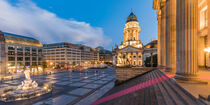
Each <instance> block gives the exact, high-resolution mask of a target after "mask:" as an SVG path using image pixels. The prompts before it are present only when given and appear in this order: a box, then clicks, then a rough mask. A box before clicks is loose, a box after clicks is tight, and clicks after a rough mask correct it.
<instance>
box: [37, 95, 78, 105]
mask: <svg viewBox="0 0 210 105" xmlns="http://www.w3.org/2000/svg"><path fill="white" fill-rule="evenodd" d="M75 99H77V97H75V96H67V95H61V96H58V97H55V98H49V99H47V100H44V101H42V102H38V103H36V104H34V105H46V104H47V105H67V104H69V103H70V102H72V101H74V100H75Z"/></svg>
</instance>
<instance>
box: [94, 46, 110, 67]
mask: <svg viewBox="0 0 210 105" xmlns="http://www.w3.org/2000/svg"><path fill="white" fill-rule="evenodd" d="M97 48H98V49H99V61H100V62H101V63H112V52H111V51H109V50H106V49H104V48H103V47H97Z"/></svg>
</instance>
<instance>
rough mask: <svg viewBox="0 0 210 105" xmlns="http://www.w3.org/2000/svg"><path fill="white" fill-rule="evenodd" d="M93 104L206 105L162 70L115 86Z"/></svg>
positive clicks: (153, 71)
mask: <svg viewBox="0 0 210 105" xmlns="http://www.w3.org/2000/svg"><path fill="white" fill-rule="evenodd" d="M93 105H206V104H205V103H203V102H202V101H200V100H198V99H196V98H195V97H194V96H192V95H191V94H190V93H188V92H187V91H186V90H185V89H183V88H182V87H181V86H179V85H178V84H177V83H176V81H175V80H174V79H172V78H169V77H168V76H166V75H165V74H164V73H163V72H161V71H160V70H158V69H156V70H152V71H150V72H147V73H145V74H142V75H140V76H138V77H136V78H134V79H131V80H129V81H127V82H124V83H123V84H120V85H118V86H115V87H114V88H112V89H111V90H110V91H109V92H107V93H106V94H105V95H104V96H103V97H102V98H100V99H99V100H97V101H96V102H95V103H94V104H93Z"/></svg>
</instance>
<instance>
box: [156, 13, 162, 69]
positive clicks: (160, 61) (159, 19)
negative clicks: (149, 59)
mask: <svg viewBox="0 0 210 105" xmlns="http://www.w3.org/2000/svg"><path fill="white" fill-rule="evenodd" d="M157 20H158V67H161V65H162V58H161V57H162V56H161V54H162V48H161V43H162V42H161V10H160V9H159V10H157Z"/></svg>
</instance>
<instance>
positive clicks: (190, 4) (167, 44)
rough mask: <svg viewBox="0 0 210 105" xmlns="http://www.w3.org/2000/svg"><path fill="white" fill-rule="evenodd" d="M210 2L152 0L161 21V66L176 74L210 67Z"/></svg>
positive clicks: (159, 42) (185, 74)
mask: <svg viewBox="0 0 210 105" xmlns="http://www.w3.org/2000/svg"><path fill="white" fill-rule="evenodd" d="M209 6H210V1H209V0H153V8H154V9H155V10H157V20H158V55H159V56H158V61H159V63H158V65H159V67H164V68H166V71H169V72H172V73H176V74H177V76H176V77H183V78H185V77H189V78H191V77H194V76H196V74H197V71H198V69H201V68H209V67H210V57H209V53H207V52H204V49H205V48H207V47H209V46H210V42H209V41H210V21H209V20H210V8H209Z"/></svg>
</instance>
